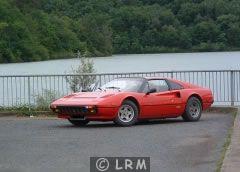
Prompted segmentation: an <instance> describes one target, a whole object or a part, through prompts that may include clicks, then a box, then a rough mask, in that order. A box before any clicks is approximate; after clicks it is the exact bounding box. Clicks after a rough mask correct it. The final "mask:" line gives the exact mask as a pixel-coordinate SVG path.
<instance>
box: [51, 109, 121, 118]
mask: <svg viewBox="0 0 240 172" xmlns="http://www.w3.org/2000/svg"><path fill="white" fill-rule="evenodd" d="M89 107H90V108H87V106H63V105H61V106H55V107H51V109H52V111H53V112H55V113H57V114H58V117H59V118H63V119H70V118H79V119H88V120H90V121H108V120H113V119H114V118H115V116H116V114H117V111H118V107H97V106H89Z"/></svg>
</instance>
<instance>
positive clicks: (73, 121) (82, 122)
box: [68, 119, 89, 126]
mask: <svg viewBox="0 0 240 172" xmlns="http://www.w3.org/2000/svg"><path fill="white" fill-rule="evenodd" d="M68 121H69V122H70V123H71V124H73V125H75V126H84V125H87V124H88V123H89V121H88V120H86V119H84V120H79V119H68Z"/></svg>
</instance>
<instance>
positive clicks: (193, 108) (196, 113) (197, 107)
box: [182, 97, 202, 121]
mask: <svg viewBox="0 0 240 172" xmlns="http://www.w3.org/2000/svg"><path fill="white" fill-rule="evenodd" d="M201 115H202V103H201V101H200V100H199V99H198V98H196V97H190V98H189V99H188V102H187V105H186V108H185V112H184V114H183V115H182V118H183V119H184V120H185V121H198V120H199V119H200V118H201Z"/></svg>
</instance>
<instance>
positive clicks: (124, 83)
mask: <svg viewBox="0 0 240 172" xmlns="http://www.w3.org/2000/svg"><path fill="white" fill-rule="evenodd" d="M142 84H143V79H138V78H119V79H114V80H112V81H110V82H108V83H106V84H104V85H103V86H102V87H101V88H99V90H108V89H113V90H118V91H130V92H138V91H139V90H140V88H141V86H142Z"/></svg>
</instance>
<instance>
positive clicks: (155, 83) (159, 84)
mask: <svg viewBox="0 0 240 172" xmlns="http://www.w3.org/2000/svg"><path fill="white" fill-rule="evenodd" d="M148 83H149V88H150V89H152V88H155V89H156V90H157V92H163V91H168V90H169V87H168V84H167V82H166V81H165V80H163V79H154V80H149V81H148Z"/></svg>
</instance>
